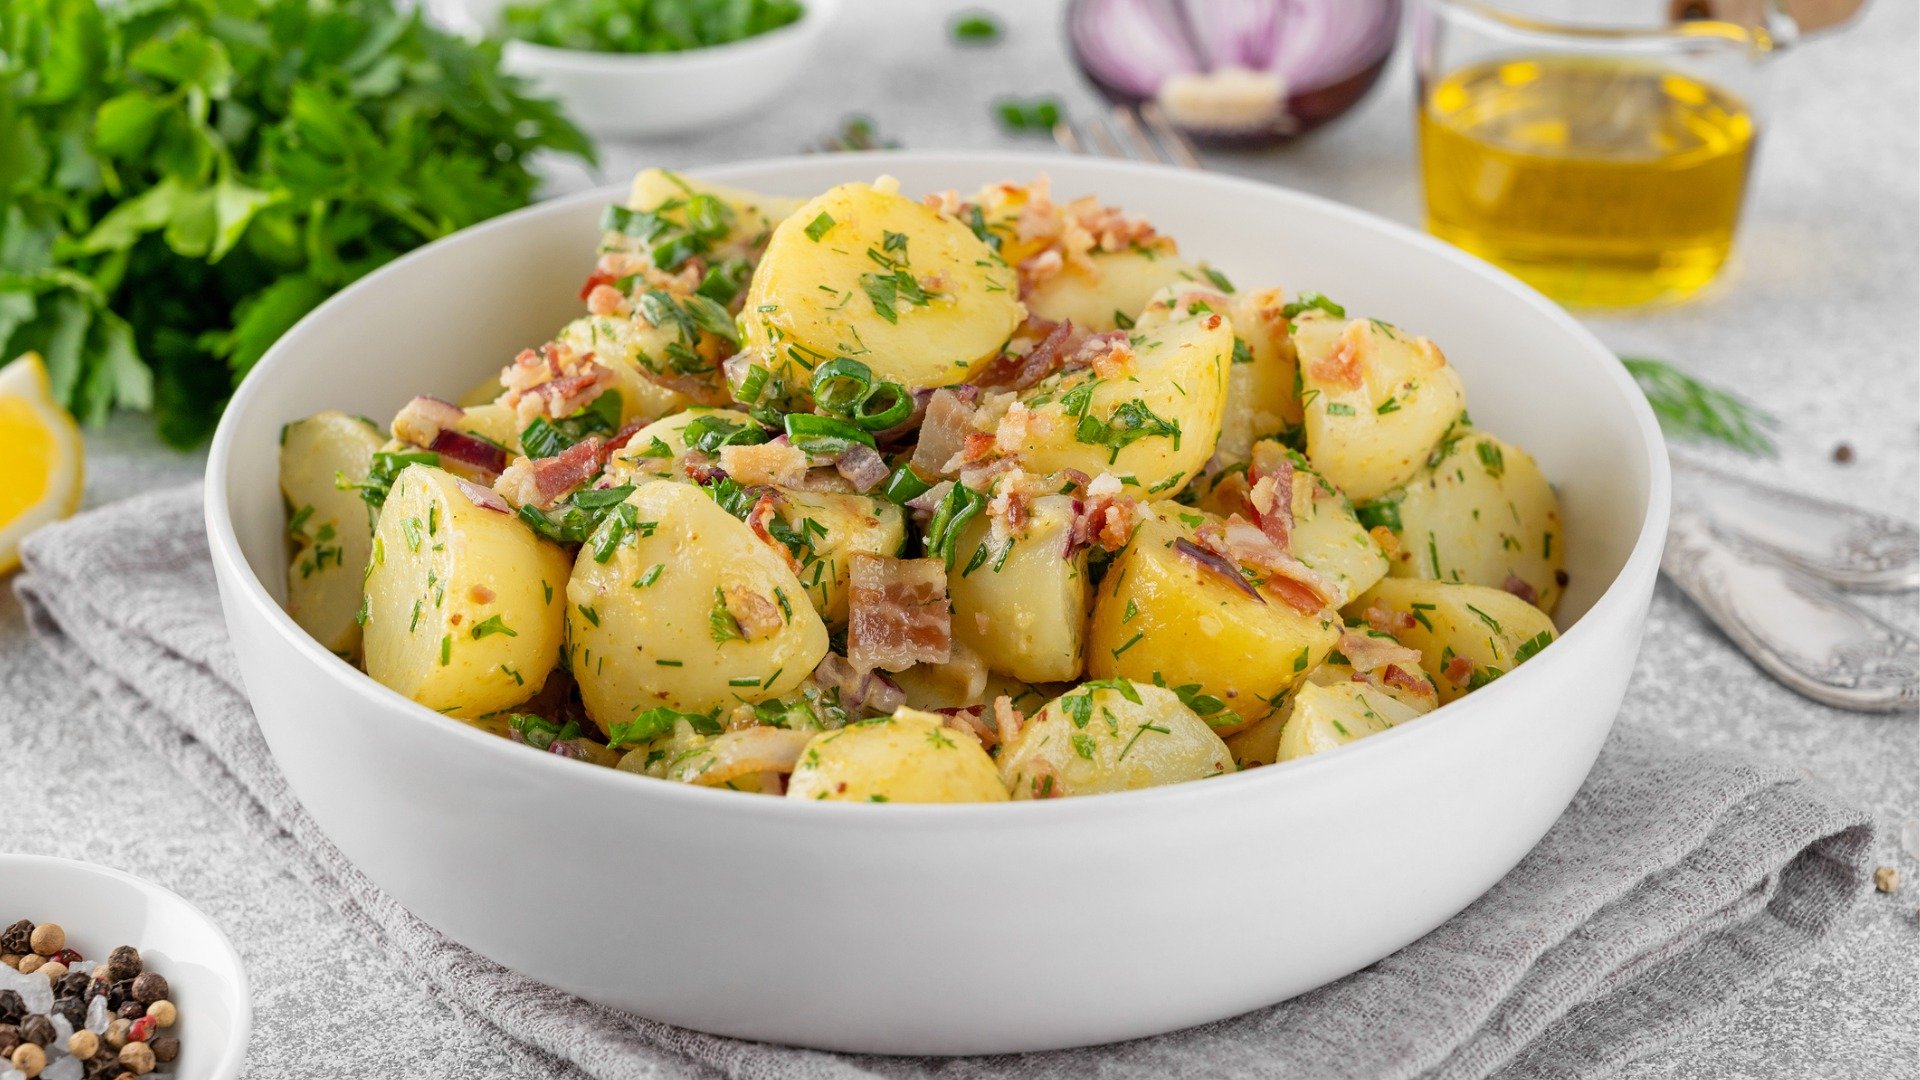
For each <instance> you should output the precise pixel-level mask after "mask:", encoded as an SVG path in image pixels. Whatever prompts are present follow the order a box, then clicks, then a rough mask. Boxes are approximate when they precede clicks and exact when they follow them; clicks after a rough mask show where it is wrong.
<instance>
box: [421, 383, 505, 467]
mask: <svg viewBox="0 0 1920 1080" xmlns="http://www.w3.org/2000/svg"><path fill="white" fill-rule="evenodd" d="M466 415H467V411H466V410H465V409H462V408H461V407H460V406H458V405H455V404H454V403H453V402H451V401H442V400H440V399H439V398H437V397H417V398H414V399H413V400H412V401H409V402H407V403H406V404H405V405H402V406H401V407H400V411H399V412H398V413H397V414H395V415H394V418H393V437H394V438H396V439H399V440H400V441H402V442H409V443H412V444H413V445H415V446H423V447H432V446H433V440H434V438H435V437H437V436H438V435H439V434H440V433H441V432H443V431H446V430H447V429H449V428H451V427H453V426H454V425H455V424H458V423H459V422H460V421H461V419H462V418H464V417H465V416H466ZM501 464H502V465H504V464H505V462H502V463H501ZM494 471H495V472H499V471H500V470H498V469H495V470H494Z"/></svg>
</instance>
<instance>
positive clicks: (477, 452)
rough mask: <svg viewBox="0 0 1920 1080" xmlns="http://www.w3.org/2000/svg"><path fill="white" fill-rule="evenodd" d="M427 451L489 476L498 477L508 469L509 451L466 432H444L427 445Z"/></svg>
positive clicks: (448, 430)
mask: <svg viewBox="0 0 1920 1080" xmlns="http://www.w3.org/2000/svg"><path fill="white" fill-rule="evenodd" d="M427 449H429V450H431V451H433V452H434V453H436V454H439V455H440V456H441V457H443V458H447V459H449V460H452V461H458V462H461V463H463V464H466V465H471V466H472V467H474V468H475V469H478V470H479V471H481V472H483V473H486V474H488V475H489V476H498V475H499V474H500V473H501V472H503V471H505V470H506V467H507V451H506V449H505V448H504V447H500V446H496V445H495V444H493V443H490V442H488V441H487V440H485V439H481V438H476V437H474V436H472V435H469V434H467V433H466V432H464V431H453V430H450V429H447V430H442V431H441V432H440V433H439V434H437V435H435V436H434V437H433V441H432V442H431V443H429V444H427Z"/></svg>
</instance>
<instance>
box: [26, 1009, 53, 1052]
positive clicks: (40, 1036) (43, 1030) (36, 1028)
mask: <svg viewBox="0 0 1920 1080" xmlns="http://www.w3.org/2000/svg"><path fill="white" fill-rule="evenodd" d="M20 1041H21V1042H30V1043H33V1044H35V1045H36V1046H49V1045H52V1043H53V1021H52V1020H49V1019H47V1018H46V1017H45V1016H42V1015H41V1014H39V1013H34V1014H33V1015H32V1016H29V1017H27V1018H26V1019H25V1020H22V1021H20Z"/></svg>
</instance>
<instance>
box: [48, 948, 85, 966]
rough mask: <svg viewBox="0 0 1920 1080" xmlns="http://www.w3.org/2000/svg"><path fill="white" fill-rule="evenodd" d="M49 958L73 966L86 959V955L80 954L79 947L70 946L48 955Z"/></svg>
mask: <svg viewBox="0 0 1920 1080" xmlns="http://www.w3.org/2000/svg"><path fill="white" fill-rule="evenodd" d="M47 959H49V960H58V961H60V962H61V963H63V964H65V965H67V966H68V967H72V966H73V965H75V964H77V963H79V962H80V961H82V960H85V959H86V957H84V956H81V955H80V950H79V949H72V948H68V949H61V950H60V951H59V952H57V953H54V954H53V955H52V956H49V957H47Z"/></svg>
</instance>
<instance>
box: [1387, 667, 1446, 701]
mask: <svg viewBox="0 0 1920 1080" xmlns="http://www.w3.org/2000/svg"><path fill="white" fill-rule="evenodd" d="M1414 670H1415V671H1417V670H1419V668H1418V667H1417V666H1416V667H1415V668H1414ZM1380 681H1381V682H1383V683H1385V684H1386V685H1388V686H1394V687H1398V688H1400V689H1402V690H1405V691H1407V692H1408V693H1410V694H1418V695H1420V696H1421V697H1428V696H1430V695H1432V694H1433V692H1434V691H1433V687H1432V685H1431V684H1429V683H1428V682H1427V681H1426V680H1425V679H1422V678H1421V677H1420V676H1418V675H1415V674H1414V673H1413V671H1409V670H1407V669H1406V668H1403V667H1401V666H1400V665H1399V664H1388V665H1387V666H1386V667H1384V668H1382V669H1381V670H1380Z"/></svg>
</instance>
